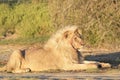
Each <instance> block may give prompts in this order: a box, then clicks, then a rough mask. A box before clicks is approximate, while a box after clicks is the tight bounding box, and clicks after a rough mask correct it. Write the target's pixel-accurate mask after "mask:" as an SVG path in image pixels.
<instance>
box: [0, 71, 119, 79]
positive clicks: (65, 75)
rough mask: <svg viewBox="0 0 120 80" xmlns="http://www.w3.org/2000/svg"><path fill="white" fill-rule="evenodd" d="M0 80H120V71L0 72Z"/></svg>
mask: <svg viewBox="0 0 120 80" xmlns="http://www.w3.org/2000/svg"><path fill="white" fill-rule="evenodd" d="M0 80H120V73H107V74H106V73H81V72H59V73H22V74H13V73H0Z"/></svg>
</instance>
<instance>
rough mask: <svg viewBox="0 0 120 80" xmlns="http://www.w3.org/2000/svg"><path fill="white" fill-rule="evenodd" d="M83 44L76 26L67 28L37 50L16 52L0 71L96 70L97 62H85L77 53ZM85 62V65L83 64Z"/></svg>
mask: <svg viewBox="0 0 120 80" xmlns="http://www.w3.org/2000/svg"><path fill="white" fill-rule="evenodd" d="M82 46H83V42H82V39H81V32H80V31H79V29H78V27H76V26H68V27H65V28H63V29H60V30H59V31H57V32H56V33H55V34H54V35H53V36H52V37H51V38H50V39H49V40H48V42H47V43H46V44H45V45H44V46H43V48H41V49H38V50H28V51H26V52H24V53H23V52H22V51H20V50H16V51H14V52H13V54H12V55H11V56H10V59H9V61H8V63H7V64H6V66H5V67H4V68H3V69H2V70H6V71H10V72H13V73H22V72H29V71H30V70H31V71H47V70H58V69H59V70H67V71H68V70H86V69H97V67H98V63H97V62H87V63H86V62H85V61H82V60H83V58H82V56H81V54H80V52H79V51H78V49H80V48H82ZM84 62H85V63H84Z"/></svg>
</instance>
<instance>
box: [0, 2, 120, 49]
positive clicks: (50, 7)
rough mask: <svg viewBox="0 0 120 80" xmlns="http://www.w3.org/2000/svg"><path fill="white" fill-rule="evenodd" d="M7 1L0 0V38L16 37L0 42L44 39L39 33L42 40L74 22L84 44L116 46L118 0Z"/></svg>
mask: <svg viewBox="0 0 120 80" xmlns="http://www.w3.org/2000/svg"><path fill="white" fill-rule="evenodd" d="M10 1H11V2H10ZM10 1H9V0H8V1H7V0H6V3H5V2H4V3H2V2H1V3H0V36H1V37H0V38H2V37H7V36H11V35H16V36H17V39H14V40H13V39H9V40H6V39H5V40H4V39H3V40H1V41H0V44H1V43H7V44H9V43H12V42H13V43H14V42H15V43H19V42H20V43H21V42H24V41H25V42H32V41H31V40H30V41H28V40H29V39H33V40H34V41H33V42H39V41H40V42H44V39H43V40H40V37H41V36H42V37H41V38H44V37H45V41H46V40H47V39H48V38H46V36H47V37H48V36H50V35H51V34H52V33H53V32H55V31H56V30H57V29H59V28H61V27H63V26H67V25H78V26H80V29H82V30H83V36H84V40H85V42H86V45H88V46H92V47H103V46H104V47H114V48H115V47H118V48H120V0H10ZM12 1H15V2H12ZM11 4H12V5H11ZM43 36H44V37H43ZM10 40H11V41H12V42H11V41H10ZM23 40H24V41H23Z"/></svg>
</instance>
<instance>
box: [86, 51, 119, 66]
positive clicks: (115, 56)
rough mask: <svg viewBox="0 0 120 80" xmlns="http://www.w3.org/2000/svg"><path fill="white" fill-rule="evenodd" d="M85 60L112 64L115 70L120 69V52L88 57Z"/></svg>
mask: <svg viewBox="0 0 120 80" xmlns="http://www.w3.org/2000/svg"><path fill="white" fill-rule="evenodd" d="M85 60H90V61H99V62H105V63H110V64H111V66H112V67H113V68H118V66H119V64H120V52H113V53H99V54H96V55H86V56H85Z"/></svg>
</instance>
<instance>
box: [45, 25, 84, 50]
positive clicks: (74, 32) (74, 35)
mask: <svg viewBox="0 0 120 80" xmlns="http://www.w3.org/2000/svg"><path fill="white" fill-rule="evenodd" d="M45 46H47V47H52V48H53V47H54V48H55V49H61V48H62V49H61V50H64V49H75V50H78V49H81V48H82V47H83V40H82V32H81V31H80V30H79V28H78V27H77V26H67V27H65V28H62V29H60V30H58V31H57V32H56V33H55V34H54V35H53V36H52V37H51V38H50V39H49V40H48V42H47V44H46V45H45Z"/></svg>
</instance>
